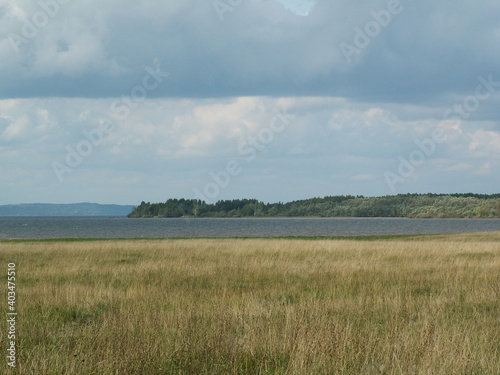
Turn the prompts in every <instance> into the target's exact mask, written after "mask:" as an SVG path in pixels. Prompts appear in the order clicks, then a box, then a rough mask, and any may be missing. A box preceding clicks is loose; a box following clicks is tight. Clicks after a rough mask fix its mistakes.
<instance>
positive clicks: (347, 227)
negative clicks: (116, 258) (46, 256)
mask: <svg viewBox="0 0 500 375" xmlns="http://www.w3.org/2000/svg"><path fill="white" fill-rule="evenodd" d="M497 230H500V219H402V218H262V219H258V218H240V219H129V218H125V217H0V239H14V238H23V239H30V238H31V239H47V238H167V237H259V236H266V237H267V236H271V237H277V236H367V235H388V234H436V233H463V232H483V231H497Z"/></svg>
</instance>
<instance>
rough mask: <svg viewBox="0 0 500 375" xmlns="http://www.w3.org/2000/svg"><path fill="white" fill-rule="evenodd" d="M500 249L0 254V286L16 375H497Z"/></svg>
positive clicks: (345, 242) (446, 243) (387, 243)
mask: <svg viewBox="0 0 500 375" xmlns="http://www.w3.org/2000/svg"><path fill="white" fill-rule="evenodd" d="M499 244H500V232H482V233H470V234H457V235H423V236H409V237H408V236H405V237H401V238H399V237H398V238H382V239H381V238H373V239H371V240H370V241H366V240H361V241H360V240H357V239H351V238H345V237H342V238H334V239H332V238H320V239H314V240H313V239H312V238H308V239H304V238H301V239H299V238H295V239H290V238H286V239H283V238H272V239H263V238H247V239H241V238H236V239H234V238H232V239H221V238H211V239H203V238H202V239H137V240H135V239H134V240H131V239H122V240H105V239H104V240H103V239H92V240H87V239H85V240H83V241H80V240H68V239H62V240H42V241H33V240H15V241H9V242H5V241H0V259H1V264H3V267H4V268H5V271H4V275H2V274H0V278H1V279H3V280H5V279H6V274H7V272H6V266H7V263H8V262H15V263H16V268H17V272H18V279H17V292H18V311H19V323H18V324H19V325H18V340H17V345H18V359H19V363H18V367H17V369H16V370H15V371H12V373H16V374H38V373H40V374H42V373H43V374H61V373H64V374H104V375H106V374H144V375H145V374H438V375H439V374H443V375H444V374H464V375H465V374H481V375H483V374H484V375H490V374H491V375H494V374H495V375H496V374H498V373H500V349H499V348H498V342H500V333H499V330H498V326H499V323H500V320H499V319H500V314H499V311H500V274H499V272H498V270H499V269H500V249H499ZM4 284H5V283H4ZM4 289H5V290H6V287H4ZM4 293H5V292H4ZM3 301H4V302H3V305H4V307H3V309H5V308H6V307H7V305H6V302H5V299H4V300H3ZM3 324H4V326H3V329H2V330H1V331H0V342H1V343H2V347H3V346H4V345H5V343H6V342H7V338H6V334H5V333H6V324H5V323H3ZM2 366H5V365H4V364H2Z"/></svg>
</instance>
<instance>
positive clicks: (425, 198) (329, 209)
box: [128, 193, 500, 218]
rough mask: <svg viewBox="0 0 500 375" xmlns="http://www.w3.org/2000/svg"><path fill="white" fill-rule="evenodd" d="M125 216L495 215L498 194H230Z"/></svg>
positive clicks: (150, 206) (149, 206)
mask: <svg viewBox="0 0 500 375" xmlns="http://www.w3.org/2000/svg"><path fill="white" fill-rule="evenodd" d="M128 216H129V217H134V218H141V217H183V216H189V217H252V216H254V217H408V218H500V194H491V195H486V194H472V193H465V194H460V193H459V194H399V195H390V196H384V197H369V198H367V197H363V196H356V197H355V196H351V195H347V196H333V197H324V198H311V199H305V200H299V201H294V202H288V203H281V202H279V203H264V202H260V201H258V200H257V199H235V200H225V201H222V200H221V201H218V202H216V203H213V204H208V203H206V202H203V201H200V200H194V199H190V200H187V199H169V200H167V201H166V202H165V203H149V202H148V203H146V202H142V203H141V204H140V205H139V206H138V207H137V208H135V209H134V210H133V211H132V212H131V213H130V214H129V215H128Z"/></svg>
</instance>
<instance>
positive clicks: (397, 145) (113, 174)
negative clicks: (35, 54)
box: [0, 97, 500, 203]
mask: <svg viewBox="0 0 500 375" xmlns="http://www.w3.org/2000/svg"><path fill="white" fill-rule="evenodd" d="M112 102H113V99H112V98H110V99H81V98H80V99H78V98H74V99H68V98H59V99H54V98H52V99H36V100H32V99H16V100H3V101H0V113H2V115H1V118H0V152H1V154H2V162H3V163H2V176H3V180H2V189H3V190H4V191H5V197H6V198H4V199H8V197H15V196H19V197H24V198H23V199H21V198H19V199H18V200H17V202H20V201H27V200H30V198H29V197H33V189H32V187H33V186H37V194H38V195H35V197H37V196H39V197H45V200H46V201H50V200H51V197H52V200H53V201H54V200H55V201H61V200H65V201H80V200H82V199H83V198H81V197H82V196H85V197H86V199H85V200H92V198H93V197H96V196H98V193H97V192H98V191H99V190H100V191H101V192H102V194H103V195H102V196H103V197H104V196H107V195H106V194H108V193H107V192H108V191H109V190H110V189H111V190H112V191H114V192H115V194H114V195H113V196H109V198H110V199H111V201H112V202H114V203H135V201H137V202H139V201H141V200H143V199H150V200H159V201H161V200H164V199H165V197H172V196H177V197H187V198H190V197H191V193H192V189H193V188H198V189H200V188H202V187H203V186H204V184H206V183H207V182H209V181H210V172H211V171H212V172H217V171H219V170H221V169H223V168H225V166H226V164H227V162H228V161H230V160H236V161H238V162H239V163H240V165H241V166H242V169H243V172H242V173H241V175H240V176H238V177H237V178H235V179H234V181H232V183H231V185H230V186H229V187H228V188H227V189H226V190H224V191H222V192H221V195H220V198H221V199H223V198H238V197H242V196H255V197H257V198H260V199H264V200H289V199H291V200H293V199H297V198H299V197H303V198H306V197H308V196H312V195H329V194H363V195H385V194H390V193H392V191H390V190H389V188H388V186H387V184H386V182H385V180H384V177H383V174H384V172H385V171H387V170H391V171H392V170H396V169H397V165H398V162H399V161H398V156H402V157H405V158H407V157H408V155H409V153H410V152H411V151H412V150H415V149H417V146H416V144H415V141H416V140H420V141H422V140H424V139H426V138H429V137H431V134H432V131H433V129H435V128H436V127H441V128H442V129H443V130H444V131H445V133H446V136H447V142H445V143H443V144H440V145H438V147H437V148H436V151H435V153H434V154H433V155H431V156H429V157H428V158H427V159H426V161H425V163H424V164H423V165H422V166H420V167H419V168H418V169H417V171H416V172H415V174H414V175H412V176H411V178H409V179H408V180H407V181H406V182H405V184H401V185H400V186H398V189H400V191H402V192H404V191H408V190H410V191H421V192H425V191H434V190H435V188H434V189H430V190H429V188H426V186H427V184H429V182H430V181H432V183H433V184H437V185H435V186H439V187H440V188H439V189H443V190H447V191H456V190H457V188H456V186H461V185H456V183H458V182H455V181H458V180H459V179H460V178H461V179H462V180H463V183H464V189H465V188H466V187H470V188H471V189H472V188H473V187H476V184H479V185H477V186H482V188H481V189H483V190H481V191H484V189H490V190H491V191H493V190H495V187H496V186H498V182H499V181H498V178H497V177H495V176H496V175H497V174H498V173H497V172H498V169H499V167H500V165H499V163H498V160H499V155H498V150H499V149H500V132H498V131H496V130H494V128H492V127H491V126H490V124H489V123H485V122H483V123H475V124H471V123H468V122H464V123H462V124H457V123H453V124H451V123H450V124H447V123H444V122H443V121H441V120H439V119H435V118H433V113H435V112H438V113H439V112H442V111H443V110H444V109H445V108H440V109H436V108H434V107H432V108H426V107H423V108H422V110H421V113H422V114H423V115H421V117H420V118H417V117H416V115H415V109H414V108H413V107H407V106H401V107H397V106H394V105H393V104H391V105H382V104H379V105H377V106H375V105H374V104H373V103H360V102H355V101H351V100H347V99H345V98H325V97H317V98H312V97H295V98H272V97H235V98H226V99H170V98H166V99H151V100H148V101H145V102H143V103H141V105H140V106H137V108H135V109H134V110H133V111H131V113H130V116H128V117H127V118H126V119H125V120H123V121H121V120H117V119H113V118H112V116H111V115H112V114H113V112H112V111H111V110H110V108H111V103H112ZM284 108H286V112H287V113H289V114H293V115H294V116H295V117H294V118H293V120H292V121H290V123H289V125H288V126H286V129H285V130H283V131H281V132H279V133H275V134H274V137H273V139H272V141H271V142H270V143H267V144H265V145H264V147H263V148H262V149H259V151H258V152H257V154H256V158H255V159H254V160H252V161H251V162H249V161H248V160H247V157H248V155H242V154H241V153H240V152H239V151H238V146H239V144H240V143H241V142H245V141H247V142H248V140H250V139H251V137H256V138H258V135H259V132H260V131H262V129H265V128H267V127H269V125H270V121H271V120H272V118H273V117H274V116H275V112H274V110H275V109H279V110H281V111H283V110H284ZM106 120H108V121H113V123H114V125H115V127H114V129H113V131H112V132H110V133H109V134H108V135H106V136H105V137H104V139H103V141H102V143H100V144H98V145H97V146H95V147H93V149H92V152H91V153H90V154H89V155H88V156H85V157H84V158H83V160H82V162H81V163H80V164H79V165H78V166H77V167H75V168H73V170H72V172H71V173H67V174H65V175H64V179H63V182H59V181H58V179H57V176H56V175H55V173H54V170H53V168H52V163H53V162H59V163H65V158H66V157H67V154H68V150H67V147H71V148H72V149H73V150H76V149H77V148H78V145H79V143H81V142H82V141H85V140H87V138H86V136H85V135H84V131H87V132H91V131H93V130H95V129H99V126H100V124H101V123H102V122H103V121H106ZM105 176H107V177H105ZM108 177H109V178H108ZM478 178H481V179H483V180H477V179H478ZM485 179H486V180H485ZM368 181H369V182H370V183H369V185H367V184H366V182H368ZM449 181H452V183H450V182H449ZM464 181H467V183H465V182H464ZM476 181H479V182H476ZM283 186H288V187H287V188H286V189H285V191H284V190H283ZM476 188H477V187H476ZM461 190H462V189H461ZM469 190H470V189H469ZM108 195H109V194H108ZM31 199H34V198H31ZM10 201H12V198H11V200H10ZM99 201H100V202H104V201H105V200H104V198H102V199H100V200H99Z"/></svg>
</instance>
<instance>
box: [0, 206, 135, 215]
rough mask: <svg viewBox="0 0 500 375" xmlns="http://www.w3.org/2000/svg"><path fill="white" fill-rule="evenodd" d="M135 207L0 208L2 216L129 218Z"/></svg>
mask: <svg viewBox="0 0 500 375" xmlns="http://www.w3.org/2000/svg"><path fill="white" fill-rule="evenodd" d="M134 208H135V206H120V205H116V204H97V203H72V204H50V203H31V204H9V205H4V206H0V216H127V215H128V214H130V212H132V210H133V209H134Z"/></svg>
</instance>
